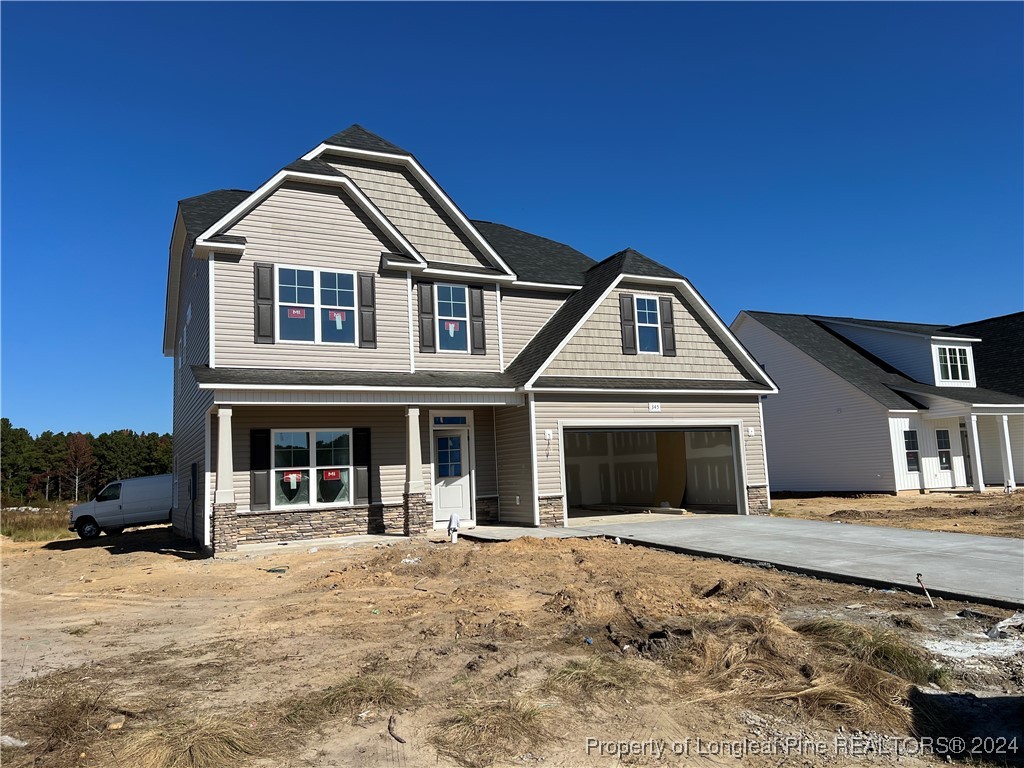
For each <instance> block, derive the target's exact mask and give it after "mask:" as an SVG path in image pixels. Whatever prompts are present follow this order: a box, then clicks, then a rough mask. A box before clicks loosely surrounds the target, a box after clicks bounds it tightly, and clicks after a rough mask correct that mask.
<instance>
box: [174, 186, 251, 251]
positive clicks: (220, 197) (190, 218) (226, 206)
mask: <svg viewBox="0 0 1024 768" xmlns="http://www.w3.org/2000/svg"><path fill="white" fill-rule="evenodd" d="M251 194H252V192H246V191H245V190H243V189H217V190H214V191H213V192H207V193H206V194H205V195H196V196H195V197H186V198H185V199H184V200H179V201H178V209H179V210H180V211H181V218H182V220H183V221H184V222H185V231H186V232H187V233H188V239H189V243H192V242H195V239H196V238H197V237H199V235H201V234H203V232H205V231H206V230H208V229H209V228H210V227H211V226H212V225H213V224H215V223H216V222H217V220H218V219H220V218H221V217H222V216H223V215H224V214H225V213H227V212H228V211H230V210H231V209H232V208H234V207H235V206H236V205H238V204H239V203H240V202H242V201H243V200H245V198H247V197H248V196H249V195H251Z"/></svg>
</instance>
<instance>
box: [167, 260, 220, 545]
mask: <svg viewBox="0 0 1024 768" xmlns="http://www.w3.org/2000/svg"><path fill="white" fill-rule="evenodd" d="M181 285H182V289H183V290H182V295H181V300H180V302H179V305H178V337H177V338H176V339H175V340H174V343H175V347H174V350H175V351H174V406H173V408H174V416H173V425H174V427H173V428H174V469H173V472H174V482H175V485H174V494H175V495H174V511H173V513H172V516H171V522H172V525H173V528H174V532H175V533H176V534H178V535H179V536H185V537H188V538H190V539H195V540H196V541H200V542H202V541H203V540H204V536H205V530H204V527H203V526H204V520H205V517H204V509H205V507H204V497H203V476H204V474H205V472H206V414H207V412H208V411H209V409H210V406H211V405H212V404H213V395H212V394H211V393H210V392H207V391H203V390H200V389H199V385H198V384H197V383H196V380H195V377H194V376H193V375H192V366H193V365H204V364H206V363H208V362H209V346H210V344H209V329H210V326H209V294H208V285H209V262H207V261H202V260H199V259H194V258H192V257H191V256H189V255H188V254H187V253H186V254H185V256H184V257H183V258H182V274H181ZM190 306H191V308H192V311H191V320H187V319H186V318H187V317H188V315H189V307H190ZM183 328H187V333H186V337H185V359H184V364H183V365H179V362H181V361H180V360H179V355H180V346H179V341H180V340H181V329H183ZM193 462H195V463H196V464H198V467H197V469H198V481H199V482H198V487H197V489H196V499H195V506H194V507H192V506H191V501H190V500H189V495H188V490H189V488H188V486H189V480H190V479H191V473H192V463H193Z"/></svg>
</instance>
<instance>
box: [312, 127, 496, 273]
mask: <svg viewBox="0 0 1024 768" xmlns="http://www.w3.org/2000/svg"><path fill="white" fill-rule="evenodd" d="M324 154H332V155H341V156H342V157H354V158H360V159H367V160H380V161H383V162H386V163H391V164H392V165H401V166H404V167H406V168H408V169H409V170H410V171H412V174H413V176H414V177H416V180H417V181H418V182H420V183H421V184H423V186H425V187H426V188H427V190H428V191H429V192H430V194H431V196H432V197H433V198H434V201H435V202H437V203H438V204H439V205H440V206H441V207H442V208H443V209H444V211H445V213H447V214H448V215H449V216H451V217H452V218H453V219H454V220H455V222H456V224H458V225H459V228H460V229H462V231H463V232H464V233H465V234H466V235H467V236H468V237H469V239H470V240H471V241H472V242H473V244H474V245H476V246H477V248H479V249H480V250H481V251H482V252H483V253H484V255H485V256H486V257H487V258H488V259H489V260H490V261H491V262H492V263H493V264H494V265H495V266H496V267H498V268H499V269H501V270H502V271H503V272H505V274H507V275H509V276H511V277H513V278H514V277H515V276H516V273H515V272H513V271H512V269H511V268H510V267H509V266H508V264H506V263H505V261H504V260H503V259H502V258H501V256H499V255H498V252H497V251H495V250H494V248H492V247H491V244H490V243H488V242H487V240H485V239H484V237H483V235H481V234H480V232H478V231H477V229H476V227H474V226H473V224H472V223H471V222H470V221H469V219H468V218H466V215H465V214H464V213H463V212H462V211H461V210H459V207H458V206H457V205H456V204H455V202H454V201H453V200H452V199H451V198H450V197H448V195H446V194H445V192H444V190H443V189H441V187H440V186H439V185H438V183H437V182H436V181H434V180H433V178H431V176H430V174H429V173H427V171H426V169H424V168H423V166H422V165H420V164H419V163H418V162H417V161H416V158H415V157H413V156H412V155H395V154H390V153H386V152H372V151H370V150H367V149H352V148H351V147H339V146H337V145H334V144H321V145H320V146H318V147H316V148H315V149H312V150H310V151H309V152H307V153H306V154H304V155H303V156H302V159H303V160H313V159H316V158H319V157H320V156H321V155H324Z"/></svg>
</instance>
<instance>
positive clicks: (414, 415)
mask: <svg viewBox="0 0 1024 768" xmlns="http://www.w3.org/2000/svg"><path fill="white" fill-rule="evenodd" d="M405 420H406V429H405V434H406V439H405V492H406V493H407V494H410V493H423V492H424V488H423V452H422V451H421V450H420V409H419V408H413V407H412V406H409V407H407V408H406V409H405Z"/></svg>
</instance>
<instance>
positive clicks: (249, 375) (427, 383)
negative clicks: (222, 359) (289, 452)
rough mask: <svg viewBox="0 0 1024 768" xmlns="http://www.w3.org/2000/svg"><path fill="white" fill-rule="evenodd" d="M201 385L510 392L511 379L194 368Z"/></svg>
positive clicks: (449, 374)
mask: <svg viewBox="0 0 1024 768" xmlns="http://www.w3.org/2000/svg"><path fill="white" fill-rule="evenodd" d="M192 372H193V374H195V377H196V381H198V382H199V383H200V384H226V385H229V386H239V387H245V386H249V385H254V384H255V385H269V386H304V387H318V386H319V387H322V386H335V387H411V388H425V387H426V388H433V387H446V388H447V387H472V388H487V389H492V388H493V389H511V388H512V386H513V384H512V380H511V377H509V376H508V375H507V374H504V373H496V372H494V373H492V372H479V373H478V372H465V371H454V372H449V371H417V372H416V373H389V372H379V371H333V370H332V371H327V370H305V371H296V370H278V369H266V368H208V367H207V366H205V365H194V366H192Z"/></svg>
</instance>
